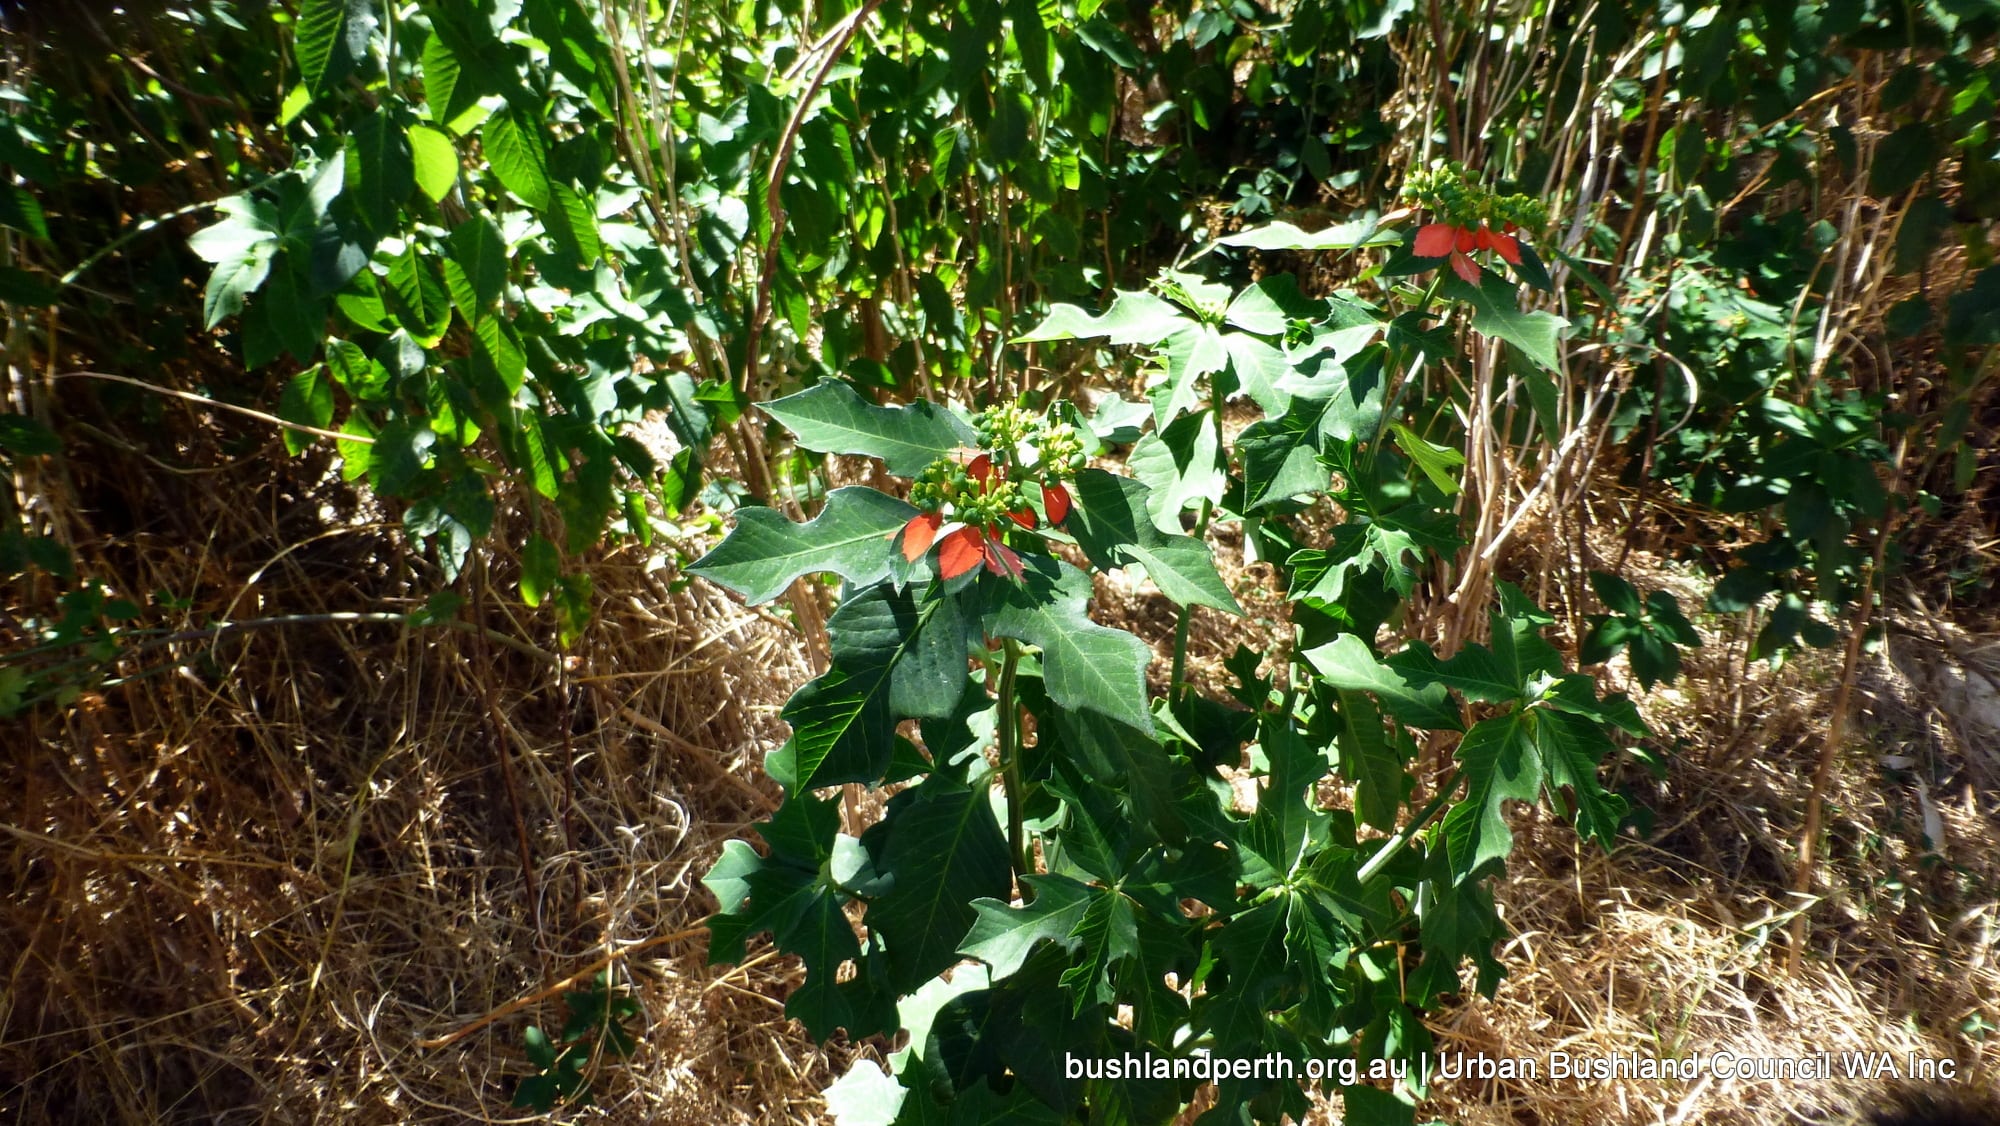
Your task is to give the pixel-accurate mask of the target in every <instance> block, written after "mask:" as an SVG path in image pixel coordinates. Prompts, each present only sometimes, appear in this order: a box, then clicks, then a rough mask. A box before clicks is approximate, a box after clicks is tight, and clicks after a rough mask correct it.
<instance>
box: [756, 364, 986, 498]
mask: <svg viewBox="0 0 2000 1126" xmlns="http://www.w3.org/2000/svg"><path fill="white" fill-rule="evenodd" d="M763 409H764V413H766V414H768V415H770V416H771V417H772V418H775V419H777V420H778V421H779V422H782V423H784V424H785V428H786V429H788V430H790V431H791V432H792V433H793V435H795V436H796V437H797V438H798V441H799V445H801V446H804V447H805V448H806V449H809V450H813V451H815V452H818V453H835V454H857V455H862V456H866V457H878V458H881V459H882V461H883V463H884V464H885V465H886V466H887V467H888V469H889V472H891V473H893V474H895V475H896V476H898V477H914V476H916V475H917V474H918V473H921V472H922V471H923V469H924V467H925V466H927V465H929V464H930V463H931V462H933V461H936V460H937V459H939V458H941V457H947V456H949V455H950V454H951V452H952V451H953V450H955V449H958V448H959V447H961V446H968V445H971V444H972V443H973V442H975V441H977V438H976V436H975V435H974V434H973V432H972V430H971V428H970V427H968V426H966V425H965V424H964V423H963V422H961V421H960V420H959V419H958V417H957V416H956V415H953V414H952V413H951V412H950V411H947V410H944V409H942V408H940V407H938V406H936V405H935V404H932V403H928V402H919V403H914V404H911V405H910V406H907V407H880V406H876V405H875V404H873V403H870V402H868V401H867V400H865V399H863V398H862V397H861V396H860V394H859V393H857V392H856V391H855V390H854V388H853V387H852V386H851V385H849V384H848V383H845V382H843V381H841V380H837V379H829V380H825V381H823V382H821V383H818V384H815V385H814V386H812V387H809V388H807V389H806V390H804V391H801V392H799V393H798V394H796V395H787V396H785V397H784V398H782V399H777V400H774V401H772V402H768V403H765V404H763Z"/></svg>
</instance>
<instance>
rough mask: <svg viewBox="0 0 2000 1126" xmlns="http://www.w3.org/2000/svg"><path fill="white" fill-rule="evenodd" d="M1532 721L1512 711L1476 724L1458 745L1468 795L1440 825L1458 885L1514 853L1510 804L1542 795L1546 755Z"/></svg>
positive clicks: (1447, 814) (1466, 794)
mask: <svg viewBox="0 0 2000 1126" xmlns="http://www.w3.org/2000/svg"><path fill="white" fill-rule="evenodd" d="M1531 723H1533V720H1532V719H1531V718H1530V717H1528V716H1526V715H1524V714H1522V713H1521V712H1518V711H1516V712H1508V713H1507V714H1506V715H1501V716H1494V717H1493V718H1491V719H1484V720H1481V721H1479V722H1478V723H1476V724H1473V725H1472V730H1470V731H1467V732H1466V733H1465V738H1464V739H1462V740H1460V741H1459V744H1458V751H1457V756H1456V757H1457V758H1458V761H1459V765H1460V767H1461V768H1462V769H1463V770H1464V771H1465V797H1464V798H1463V799H1461V800H1460V801H1459V802H1458V803H1457V804H1456V805H1453V806H1452V807H1451V810H1450V812H1448V813H1446V814H1445V816H1444V822H1443V824H1442V826H1441V829H1442V831H1443V837H1444V843H1445V848H1446V850H1447V855H1448V856H1449V857H1450V862H1451V875H1452V881H1453V883H1454V884H1463V883H1465V882H1466V881H1467V880H1468V879H1470V878H1472V877H1473V876H1474V875H1475V874H1476V873H1479V872H1480V871H1481V870H1483V869H1484V868H1485V867H1486V866H1487V865H1488V864H1490V863H1492V862H1494V861H1500V860H1505V859H1506V857H1507V854H1508V853H1509V852H1512V851H1513V848H1514V834H1513V833H1512V832H1511V831H1510V830H1509V829H1508V828H1507V813H1506V809H1505V803H1506V801H1507V800H1508V799H1510V798H1511V799H1514V800H1516V801H1525V802H1533V801H1535V800H1536V799H1537V798H1539V797H1540V796H1541V787H1542V757H1541V755H1540V753H1539V752H1538V751H1537V750H1536V748H1535V745H1534V742H1533V732H1532V731H1531V730H1530V729H1529V728H1530V724H1531Z"/></svg>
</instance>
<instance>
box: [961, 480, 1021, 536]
mask: <svg viewBox="0 0 2000 1126" xmlns="http://www.w3.org/2000/svg"><path fill="white" fill-rule="evenodd" d="M951 504H952V515H954V516H956V517H957V518H958V519H960V520H963V521H964V522H966V523H967V524H974V525H978V526H980V527H988V526H991V525H994V524H998V523H1000V522H1001V521H1002V520H1006V519H1008V514H1009V513H1013V512H1019V511H1021V510H1022V509H1024V508H1026V507H1028V502H1027V500H1026V498H1024V497H1022V496H1021V486H1019V485H1017V484H1015V483H1014V482H1012V481H1004V480H1001V479H1000V478H999V477H988V478H987V479H986V487H985V488H984V489H965V490H963V491H961V492H960V493H959V494H958V495H957V496H956V497H954V498H952V502H951Z"/></svg>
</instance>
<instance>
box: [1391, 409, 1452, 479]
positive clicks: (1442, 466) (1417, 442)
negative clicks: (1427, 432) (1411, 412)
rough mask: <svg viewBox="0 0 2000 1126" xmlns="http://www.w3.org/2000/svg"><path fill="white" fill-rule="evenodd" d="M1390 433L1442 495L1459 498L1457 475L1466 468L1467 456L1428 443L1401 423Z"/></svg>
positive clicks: (1393, 425)
mask: <svg viewBox="0 0 2000 1126" xmlns="http://www.w3.org/2000/svg"><path fill="white" fill-rule="evenodd" d="M1389 429H1390V431H1391V432H1392V433H1393V434H1394V435H1395V439H1396V445H1398V446H1400V447H1402V450H1403V452H1404V453H1406V454H1408V455H1410V460H1411V461H1413V462H1415V463H1416V465H1417V468H1418V469H1421V470H1423V471H1424V476H1426V477H1428V478H1430V480H1431V484H1433V485H1436V486H1437V489H1438V491H1439V492H1441V493H1443V494H1444V495H1446V496H1448V497H1452V496H1457V495H1458V476H1457V473H1458V470H1460V469H1461V468H1463V467H1464V465H1465V455H1464V454H1462V453H1460V452H1458V451H1457V450H1455V449H1452V448H1451V447H1450V446H1440V445H1438V444H1437V443H1435V442H1429V441H1426V440H1424V439H1423V438H1422V437H1421V436H1419V435H1418V434H1417V432H1416V431H1414V430H1411V429H1410V428H1409V427H1407V426H1405V425H1403V424H1402V423H1400V422H1392V423H1390V424H1389Z"/></svg>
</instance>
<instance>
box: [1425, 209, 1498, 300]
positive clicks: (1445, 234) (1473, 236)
mask: <svg viewBox="0 0 2000 1126" xmlns="http://www.w3.org/2000/svg"><path fill="white" fill-rule="evenodd" d="M1513 230H1514V225H1513V224H1512V223H1509V224H1507V231H1506V233H1504V234H1503V233H1501V232H1499V231H1495V230H1492V229H1491V228H1489V227H1487V226H1486V224H1484V223H1481V224H1480V225H1479V226H1478V227H1461V226H1458V225H1456V224H1453V223H1427V224H1425V225H1424V226H1422V227H1420V228H1418V229H1417V239H1416V243H1415V245H1414V246H1413V247H1412V248H1411V249H1412V250H1413V251H1414V252H1415V254H1416V255H1417V257H1419V258H1445V257H1449V258H1450V259H1451V269H1452V272H1453V273H1455V274H1457V275H1458V276H1459V277H1461V278H1464V279H1465V282H1466V284H1467V285H1478V284H1479V264H1478V263H1477V262H1474V261H1473V260H1472V255H1474V254H1476V253H1478V252H1479V251H1482V250H1490V251H1492V252H1494V253H1495V254H1498V255H1499V256H1500V257H1501V258H1502V259H1503V260H1504V261H1506V262H1507V263H1508V264H1509V265H1512V266H1518V265H1520V264H1521V241H1520V240H1519V239H1517V238H1515V237H1514V234H1513Z"/></svg>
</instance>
